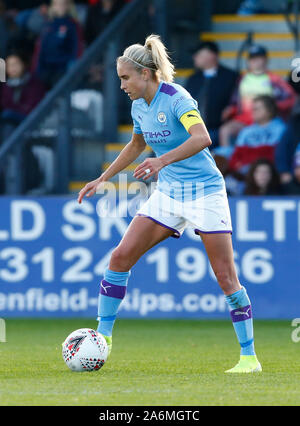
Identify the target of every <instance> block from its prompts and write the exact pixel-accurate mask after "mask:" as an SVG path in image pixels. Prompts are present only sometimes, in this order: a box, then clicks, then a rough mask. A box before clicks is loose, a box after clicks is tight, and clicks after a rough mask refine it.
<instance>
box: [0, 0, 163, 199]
mask: <svg viewBox="0 0 300 426" xmlns="http://www.w3.org/2000/svg"><path fill="white" fill-rule="evenodd" d="M154 3H155V4H156V6H157V7H156V10H157V12H156V19H155V23H156V25H155V31H156V32H158V33H161V35H162V38H164V36H165V34H166V23H165V7H163V4H164V3H165V0H154ZM148 4H149V0H133V1H132V2H131V3H129V4H127V5H126V6H124V7H123V8H122V9H121V11H120V12H119V13H118V15H117V16H116V17H115V18H114V19H113V20H112V22H111V23H110V24H109V25H108V26H107V27H106V28H105V29H104V30H103V32H102V33H101V34H100V35H99V36H98V38H97V39H96V40H95V41H94V42H93V43H92V45H91V46H90V47H89V48H88V49H87V50H86V51H85V53H84V54H83V56H82V57H81V58H80V59H79V60H78V61H77V62H76V63H75V64H74V65H73V67H72V68H71V69H70V70H69V71H68V72H67V73H66V75H65V76H64V77H63V78H62V79H61V80H60V81H59V82H58V83H57V84H56V85H55V86H54V88H53V89H52V90H51V91H49V92H48V93H47V95H46V96H45V97H44V99H43V100H42V101H41V102H40V104H39V105H38V106H37V107H36V108H35V109H34V110H33V111H32V112H31V114H30V115H29V116H27V117H26V119H25V120H24V121H23V122H22V123H21V124H20V125H19V126H18V127H17V128H16V129H15V131H14V132H13V133H12V134H11V135H10V137H9V138H8V139H6V140H5V141H4V142H3V144H2V146H1V147H0V166H2V165H3V164H4V162H5V161H6V159H7V158H8V156H9V155H10V154H13V155H12V157H13V158H14V165H13V167H11V168H10V173H9V186H8V187H9V190H8V193H10V194H14V195H17V194H22V193H23V192H24V190H23V189H24V179H23V169H24V168H23V165H22V161H23V156H22V150H23V147H24V145H25V143H26V141H27V140H28V139H29V138H30V136H31V133H32V131H33V130H34V129H35V128H36V127H37V126H38V125H39V123H41V121H42V120H43V119H44V118H45V117H47V114H49V112H50V111H51V109H53V108H57V112H58V114H57V115H58V117H59V122H58V129H57V137H56V144H55V147H54V151H55V170H56V173H55V193H62V194H63V193H67V192H68V185H69V179H70V167H71V163H70V161H71V149H72V147H71V132H70V105H71V102H70V95H71V93H72V90H74V88H75V87H76V85H77V84H78V83H79V81H80V79H82V77H83V76H84V74H85V72H86V71H87V69H88V68H89V67H90V66H91V65H92V64H93V63H95V61H96V60H97V58H98V59H99V58H100V57H103V56H104V84H103V91H104V100H105V101H104V102H105V107H104V108H103V122H104V123H105V126H104V131H103V134H102V136H101V139H102V140H103V141H108V140H111V141H113V140H116V138H117V126H118V113H117V110H118V107H117V106H118V96H119V82H118V77H117V74H116V70H115V65H116V57H117V56H118V54H119V53H120V51H119V50H120V41H121V40H122V36H123V35H124V34H125V32H126V31H128V30H129V31H130V29H129V28H130V25H132V22H133V20H134V19H135V18H136V17H137V15H138V13H140V12H141V11H142V9H143V8H145V7H147V6H148Z"/></svg>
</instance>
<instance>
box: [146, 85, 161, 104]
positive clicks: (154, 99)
mask: <svg viewBox="0 0 300 426" xmlns="http://www.w3.org/2000/svg"><path fill="white" fill-rule="evenodd" d="M163 83H164V82H163V81H161V82H160V83H159V86H158V88H157V91H156V92H155V95H154V97H153V99H152V101H151V102H150V105H148V104H147V102H146V101H145V99H144V103H145V105H146V107H147V108H148V109H149V108H151V107H152V106H153V105H154V103H155V101H156V99H157V97H158V95H159V92H160V89H161V86H162V84H163Z"/></svg>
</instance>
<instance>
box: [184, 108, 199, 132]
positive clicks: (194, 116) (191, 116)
mask: <svg viewBox="0 0 300 426" xmlns="http://www.w3.org/2000/svg"><path fill="white" fill-rule="evenodd" d="M180 122H181V124H182V125H183V126H184V128H185V130H186V131H187V132H188V131H189V129H190V127H192V126H193V125H194V124H202V123H203V120H202V118H201V115H200V114H199V112H198V111H197V110H195V109H193V110H191V111H188V112H186V113H185V114H183V115H182V116H181V117H180Z"/></svg>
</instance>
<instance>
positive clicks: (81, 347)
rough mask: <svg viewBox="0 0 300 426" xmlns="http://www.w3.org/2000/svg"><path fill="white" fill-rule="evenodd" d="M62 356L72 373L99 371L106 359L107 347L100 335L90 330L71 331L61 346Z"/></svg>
mask: <svg viewBox="0 0 300 426" xmlns="http://www.w3.org/2000/svg"><path fill="white" fill-rule="evenodd" d="M62 356H63V359H64V361H65V363H66V364H67V366H68V367H69V368H70V370H72V371H78V372H80V371H95V370H100V368H101V367H103V365H104V364H105V362H106V360H107V357H108V346H107V343H106V340H105V338H104V337H103V336H102V334H101V333H98V331H95V330H93V329H91V328H80V329H79V330H75V331H73V332H72V333H71V334H69V336H68V337H67V338H66V340H65V341H64V343H63V344H62Z"/></svg>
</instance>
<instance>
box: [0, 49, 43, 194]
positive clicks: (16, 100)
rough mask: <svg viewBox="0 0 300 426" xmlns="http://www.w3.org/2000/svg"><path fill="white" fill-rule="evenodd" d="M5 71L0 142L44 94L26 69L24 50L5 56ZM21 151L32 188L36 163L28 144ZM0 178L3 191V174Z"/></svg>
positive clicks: (0, 94) (0, 90)
mask: <svg viewBox="0 0 300 426" xmlns="http://www.w3.org/2000/svg"><path fill="white" fill-rule="evenodd" d="M6 72H7V80H6V82H5V83H1V84H0V133H1V135H0V144H1V143H2V142H3V141H5V140H6V139H7V138H8V137H9V136H10V135H11V133H12V132H13V131H14V129H15V128H16V127H17V126H18V125H19V123H21V121H22V120H24V119H25V118H26V116H27V115H28V114H29V113H30V112H31V111H32V110H33V109H34V108H35V107H36V106H37V104H38V103H39V102H40V101H41V99H42V98H43V96H44V94H45V87H44V85H43V84H42V83H41V82H40V81H39V80H38V79H37V77H35V76H34V75H32V74H31V73H30V72H29V71H28V64H27V61H26V58H25V57H24V55H23V53H20V52H14V53H10V54H9V56H7V58H6ZM23 155H24V164H25V165H26V170H25V189H31V188H33V187H34V186H35V185H36V184H37V181H38V179H39V178H40V171H39V166H38V163H37V160H36V158H35V157H34V155H33V153H32V151H31V149H30V148H29V147H27V146H25V148H24V152H23ZM2 172H3V170H2ZM0 181H2V184H1V182H0V187H1V189H2V191H3V190H4V184H3V181H4V177H3V174H2V176H1V177H0ZM1 189H0V192H1Z"/></svg>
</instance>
